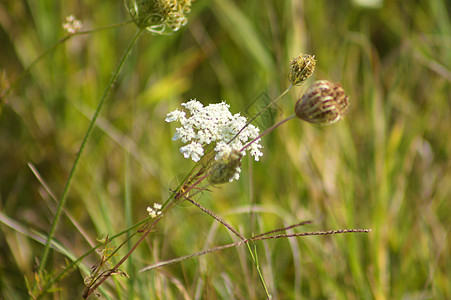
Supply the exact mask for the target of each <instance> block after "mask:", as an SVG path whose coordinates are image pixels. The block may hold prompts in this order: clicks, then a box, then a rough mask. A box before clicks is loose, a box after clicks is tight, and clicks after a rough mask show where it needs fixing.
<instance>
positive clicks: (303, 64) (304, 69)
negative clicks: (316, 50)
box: [288, 54, 316, 85]
mask: <svg viewBox="0 0 451 300" xmlns="http://www.w3.org/2000/svg"><path fill="white" fill-rule="evenodd" d="M315 65H316V60H315V56H312V55H308V54H301V55H299V57H295V58H293V59H292V60H291V61H290V74H289V75H288V80H289V81H290V82H291V83H292V84H293V85H301V84H302V83H303V82H304V81H306V80H307V78H309V77H310V76H311V75H312V74H313V71H315Z"/></svg>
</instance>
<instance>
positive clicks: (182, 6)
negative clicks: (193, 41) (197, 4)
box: [124, 0, 194, 34]
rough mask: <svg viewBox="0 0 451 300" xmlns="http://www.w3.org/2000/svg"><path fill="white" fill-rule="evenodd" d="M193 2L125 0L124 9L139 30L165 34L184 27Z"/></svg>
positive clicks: (187, 0)
mask: <svg viewBox="0 0 451 300" xmlns="http://www.w3.org/2000/svg"><path fill="white" fill-rule="evenodd" d="M191 1H194V0H125V2H124V3H125V7H126V8H127V10H128V12H129V14H130V16H131V17H132V19H133V21H134V22H135V24H136V26H138V27H139V28H145V29H146V30H148V31H150V32H153V33H158V34H165V33H167V32H169V31H170V30H172V31H177V30H179V29H180V28H182V27H183V26H185V25H186V23H187V19H186V15H187V14H188V13H189V12H190V9H191Z"/></svg>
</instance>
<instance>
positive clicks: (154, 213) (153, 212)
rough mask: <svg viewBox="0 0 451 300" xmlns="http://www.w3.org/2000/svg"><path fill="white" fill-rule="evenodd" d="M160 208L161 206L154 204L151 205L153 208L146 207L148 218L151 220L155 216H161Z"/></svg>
mask: <svg viewBox="0 0 451 300" xmlns="http://www.w3.org/2000/svg"><path fill="white" fill-rule="evenodd" d="M161 208H162V205H161V204H159V203H154V204H153V208H152V207H150V206H147V212H148V213H149V216H150V217H151V218H152V219H155V218H156V217H157V216H159V215H161V211H160V210H161Z"/></svg>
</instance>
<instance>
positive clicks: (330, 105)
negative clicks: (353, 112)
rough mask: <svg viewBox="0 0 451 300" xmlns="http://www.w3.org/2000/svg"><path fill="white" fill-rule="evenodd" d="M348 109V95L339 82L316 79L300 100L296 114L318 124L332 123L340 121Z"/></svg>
mask: <svg viewBox="0 0 451 300" xmlns="http://www.w3.org/2000/svg"><path fill="white" fill-rule="evenodd" d="M347 109H348V96H346V95H345V91H344V90H343V87H342V86H341V84H339V83H333V82H330V81H328V80H319V81H315V82H314V83H313V85H312V86H311V87H310V88H309V89H308V90H307V91H306V92H305V94H304V95H303V96H302V97H301V99H299V100H298V102H297V103H296V106H295V112H296V116H297V117H298V118H299V119H301V120H304V121H307V122H309V123H312V124H316V125H330V124H333V123H335V122H337V121H339V120H340V119H341V118H342V117H343V115H344V114H345V113H346V110H347Z"/></svg>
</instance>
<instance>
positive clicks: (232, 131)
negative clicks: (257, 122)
mask: <svg viewBox="0 0 451 300" xmlns="http://www.w3.org/2000/svg"><path fill="white" fill-rule="evenodd" d="M182 106H183V107H184V108H185V110H186V112H185V111H179V110H174V111H173V112H170V113H169V114H168V115H167V118H166V122H175V121H178V122H180V124H181V125H182V126H181V127H179V128H177V129H176V133H175V135H174V137H173V138H172V140H181V141H182V142H183V143H184V144H186V145H185V146H183V147H181V148H180V152H181V153H182V154H183V156H184V157H185V158H189V157H191V159H192V160H193V161H195V162H197V161H199V160H200V159H201V157H202V156H203V155H204V150H205V146H206V145H210V144H212V145H214V151H215V152H216V155H215V160H222V159H225V158H227V157H228V156H229V154H230V153H231V152H232V150H237V151H240V150H241V149H242V148H243V146H244V145H246V144H247V143H248V142H250V141H252V140H254V139H255V138H257V137H258V135H259V132H260V130H259V129H258V128H257V127H255V126H253V125H250V124H249V125H248V126H247V127H246V128H244V130H243V131H242V132H241V133H240V134H239V136H238V137H236V138H235V139H234V140H233V141H232V142H230V141H231V140H232V139H233V138H234V137H235V136H236V134H237V133H238V132H240V130H241V129H242V128H243V127H244V126H245V125H246V122H247V120H246V118H245V117H243V116H241V115H240V114H239V113H238V114H235V115H232V113H231V112H230V111H229V107H230V106H229V105H228V104H226V103H225V102H222V103H217V104H210V105H208V106H205V107H204V106H203V105H202V103H200V102H199V101H197V100H195V99H194V100H191V101H189V102H187V103H183V104H182ZM187 114H188V116H187ZM229 142H230V143H229ZM261 148H263V146H262V145H260V139H258V140H257V141H255V142H254V143H252V144H251V145H250V146H249V147H248V149H245V150H243V151H242V152H241V154H242V155H243V156H244V155H246V150H249V151H250V154H251V155H252V156H253V157H254V159H255V160H256V161H258V160H259V158H260V156H262V155H263V153H262V152H261V151H260V149H261Z"/></svg>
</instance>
